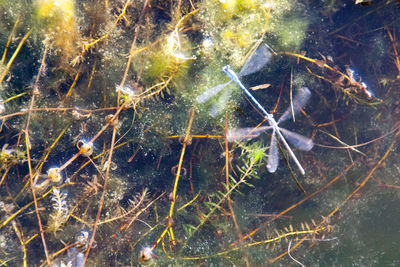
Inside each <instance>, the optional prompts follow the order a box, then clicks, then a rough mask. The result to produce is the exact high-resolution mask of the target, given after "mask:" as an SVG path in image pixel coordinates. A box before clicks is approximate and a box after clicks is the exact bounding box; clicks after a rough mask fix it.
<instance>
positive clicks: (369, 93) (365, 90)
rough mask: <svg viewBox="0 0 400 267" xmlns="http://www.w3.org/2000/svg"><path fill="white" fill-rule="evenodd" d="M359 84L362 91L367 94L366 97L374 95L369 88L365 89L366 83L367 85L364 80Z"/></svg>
mask: <svg viewBox="0 0 400 267" xmlns="http://www.w3.org/2000/svg"><path fill="white" fill-rule="evenodd" d="M361 86H362V88H363V90H364V93H365V94H366V95H367V97H368V98H369V99H371V98H373V97H374V93H372V91H371V90H368V89H367V88H368V85H367V84H366V83H365V82H362V83H361Z"/></svg>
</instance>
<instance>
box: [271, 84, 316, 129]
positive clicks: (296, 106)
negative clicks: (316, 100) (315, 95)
mask: <svg viewBox="0 0 400 267" xmlns="http://www.w3.org/2000/svg"><path fill="white" fill-rule="evenodd" d="M310 97H311V92H310V89H308V88H307V87H302V88H300V89H299V90H298V92H297V94H296V95H295V96H294V99H293V110H292V107H291V106H289V107H288V108H287V109H286V111H285V112H284V113H283V114H282V116H281V117H280V118H279V120H278V123H280V122H282V121H285V120H287V119H289V118H291V117H292V111H293V114H294V115H295V116H296V114H298V113H299V111H300V109H302V108H303V107H304V106H305V105H306V104H307V102H308V100H309V99H310Z"/></svg>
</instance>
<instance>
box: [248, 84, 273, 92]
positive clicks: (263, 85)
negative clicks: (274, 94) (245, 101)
mask: <svg viewBox="0 0 400 267" xmlns="http://www.w3.org/2000/svg"><path fill="white" fill-rule="evenodd" d="M270 86H271V84H269V83H264V84H260V85H257V86H253V87H250V90H253V91H256V90H260V89H266V88H268V87H270Z"/></svg>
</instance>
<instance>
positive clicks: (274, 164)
mask: <svg viewBox="0 0 400 267" xmlns="http://www.w3.org/2000/svg"><path fill="white" fill-rule="evenodd" d="M278 165H279V154H278V144H277V140H276V135H275V130H274V131H273V132H272V136H271V145H270V147H269V153H268V163H267V169H268V171H269V172H270V173H274V172H275V171H276V169H278Z"/></svg>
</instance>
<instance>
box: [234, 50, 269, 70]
mask: <svg viewBox="0 0 400 267" xmlns="http://www.w3.org/2000/svg"><path fill="white" fill-rule="evenodd" d="M270 60H271V52H270V51H269V49H268V47H267V46H266V45H265V44H262V45H260V46H259V47H258V48H257V49H256V51H254V53H253V54H252V55H251V56H250V57H249V58H248V59H247V60H246V62H245V63H244V65H243V67H242V69H241V70H240V72H239V74H238V76H246V75H249V74H251V73H254V72H257V71H259V70H260V69H262V68H263V67H264V66H265V65H266V64H267V63H268V62H269V61H270Z"/></svg>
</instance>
